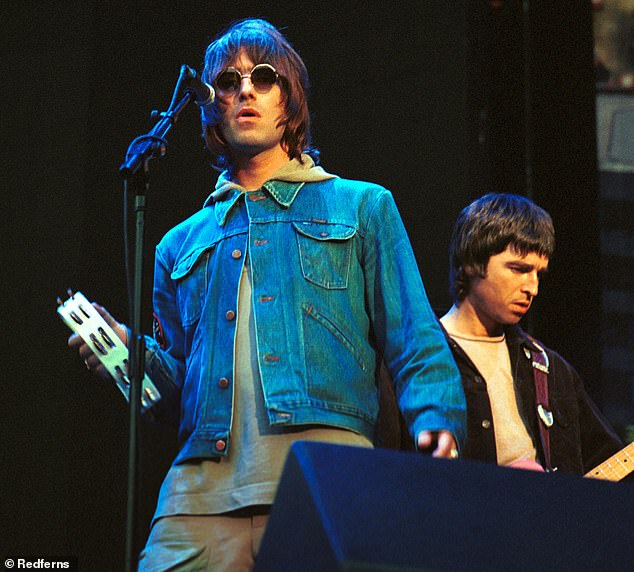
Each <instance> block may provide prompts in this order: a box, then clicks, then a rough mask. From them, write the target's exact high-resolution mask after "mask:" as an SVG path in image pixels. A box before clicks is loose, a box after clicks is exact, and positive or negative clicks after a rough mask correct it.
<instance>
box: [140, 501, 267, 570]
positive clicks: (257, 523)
mask: <svg viewBox="0 0 634 572" xmlns="http://www.w3.org/2000/svg"><path fill="white" fill-rule="evenodd" d="M269 510H270V507H257V508H251V507H249V508H246V509H241V510H239V511H235V512H232V513H228V514H224V515H177V516H167V517H163V518H160V519H158V520H157V521H156V522H154V525H153V526H152V529H151V530H150V535H149V537H148V540H147V543H146V545H145V548H144V549H143V551H142V552H141V555H140V556H139V568H138V570H139V572H166V571H168V570H174V571H179V572H184V571H187V572H189V571H208V572H211V571H214V572H221V571H227V572H248V571H250V570H252V569H253V566H254V564H255V555H256V554H257V551H258V548H259V546H260V541H261V540H262V535H263V534H264V528H265V526H266V523H267V521H268V518H269V515H268V511H269Z"/></svg>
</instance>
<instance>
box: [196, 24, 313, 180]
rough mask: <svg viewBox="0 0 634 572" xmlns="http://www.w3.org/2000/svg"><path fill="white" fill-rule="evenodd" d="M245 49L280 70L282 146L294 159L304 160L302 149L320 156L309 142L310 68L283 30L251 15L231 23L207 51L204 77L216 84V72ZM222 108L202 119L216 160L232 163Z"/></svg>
mask: <svg viewBox="0 0 634 572" xmlns="http://www.w3.org/2000/svg"><path fill="white" fill-rule="evenodd" d="M241 51H242V52H244V53H245V54H246V55H247V56H248V57H249V59H250V60H251V61H252V62H253V64H254V65H257V64H261V63H267V64H270V65H272V66H273V67H274V68H275V69H276V70H277V72H278V73H279V76H280V79H279V84H280V88H281V92H282V105H283V107H284V113H283V116H282V118H281V120H280V124H281V125H283V126H284V132H283V134H282V147H283V148H284V150H285V151H286V152H287V153H288V155H289V157H290V158H291V159H299V160H300V161H301V156H302V153H307V154H308V155H310V156H311V157H312V158H313V160H314V161H315V163H317V162H318V158H319V151H318V150H317V149H316V148H315V147H313V146H312V144H311V135H310V115H309V112H308V91H309V87H310V82H309V79H308V70H307V69H306V65H305V64H304V62H303V60H302V58H301V57H300V56H299V54H298V53H297V52H296V51H295V50H294V48H293V47H292V46H291V44H290V43H289V42H288V40H287V39H286V38H285V37H284V36H283V35H282V33H281V32H280V31H279V30H278V29H277V28H275V26H273V25H272V24H270V23H269V22H267V21H266V20H261V19H257V18H249V19H245V20H240V21H237V22H234V23H232V24H231V25H230V26H229V27H228V28H227V29H226V30H225V31H224V32H222V33H221V34H220V35H218V36H217V37H216V39H215V40H214V41H213V42H212V43H211V44H209V46H208V47H207V50H206V53H205V65H204V68H203V72H202V77H203V79H204V81H205V82H207V83H208V84H210V85H213V84H214V82H215V80H216V77H218V74H219V73H220V72H221V71H222V70H223V69H225V68H226V67H227V66H229V65H231V64H232V63H233V62H235V61H236V59H237V58H238V56H239V54H240V52H241ZM220 113H221V112H220V109H219V105H218V104H216V105H214V107H213V110H212V113H211V117H210V118H209V120H208V122H206V123H205V122H204V121H203V137H204V139H205V142H206V144H207V148H208V149H209V151H210V152H211V153H212V155H214V156H215V158H216V159H215V166H216V167H217V168H219V169H231V167H232V164H233V161H232V158H231V150H230V149H229V147H228V146H227V143H226V141H225V140H224V138H223V136H222V133H221V131H220V128H219V125H218V123H219V121H220Z"/></svg>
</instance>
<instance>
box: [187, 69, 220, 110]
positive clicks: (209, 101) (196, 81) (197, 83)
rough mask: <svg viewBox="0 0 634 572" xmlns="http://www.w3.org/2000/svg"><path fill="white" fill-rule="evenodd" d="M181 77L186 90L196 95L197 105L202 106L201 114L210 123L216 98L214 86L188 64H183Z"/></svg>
mask: <svg viewBox="0 0 634 572" xmlns="http://www.w3.org/2000/svg"><path fill="white" fill-rule="evenodd" d="M181 78H182V80H183V86H184V90H185V91H186V92H187V93H191V94H192V95H193V96H194V101H195V102H196V105H198V107H200V114H201V116H202V119H203V122H204V123H210V122H211V119H212V117H213V116H212V113H211V109H212V106H213V103H214V99H216V92H215V91H214V88H213V87H211V86H210V85H209V84H208V83H205V82H204V81H203V80H202V79H201V77H200V75H198V74H197V73H196V70H194V69H192V68H190V67H189V66H187V65H183V66H181Z"/></svg>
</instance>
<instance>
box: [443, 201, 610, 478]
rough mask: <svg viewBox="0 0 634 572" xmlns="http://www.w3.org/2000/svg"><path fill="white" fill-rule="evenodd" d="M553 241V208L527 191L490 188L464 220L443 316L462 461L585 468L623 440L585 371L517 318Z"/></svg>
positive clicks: (533, 292) (455, 241)
mask: <svg viewBox="0 0 634 572" xmlns="http://www.w3.org/2000/svg"><path fill="white" fill-rule="evenodd" d="M554 247H555V232H554V228H553V223H552V220H551V218H550V215H549V214H548V213H547V212H546V211H544V210H543V209H541V208H540V207H538V206H537V205H536V204H535V203H533V202H532V201H530V200H528V199H526V198H523V197H520V196H516V195H509V194H488V195H485V196H483V197H482V198H480V199H478V200H476V201H474V202H473V203H471V204H470V205H469V206H467V207H466V208H465V209H463V210H462V212H461V213H460V215H459V217H458V220H457V221H456V224H455V227H454V230H453V235H452V237H451V246H450V264H451V274H450V281H451V292H452V294H453V297H454V305H453V307H452V308H451V310H450V311H449V312H448V313H447V314H446V315H445V316H443V317H442V318H441V323H442V325H443V327H444V328H445V330H446V333H447V338H448V340H449V342H450V344H449V345H450V347H451V349H452V351H453V354H454V358H455V360H456V363H457V364H458V368H459V369H460V373H461V375H462V381H463V386H464V389H465V395H466V397H467V441H466V444H465V448H464V450H463V452H462V457H463V458H466V459H476V460H481V461H487V462H491V463H497V464H499V465H508V466H513V467H521V468H529V469H535V470H543V469H546V470H557V469H558V470H561V471H567V472H572V473H577V474H582V473H584V472H587V471H589V470H590V469H592V468H593V467H594V466H595V465H597V464H599V463H600V462H601V461H603V460H604V459H606V458H607V457H608V456H609V455H610V454H612V453H614V452H616V451H617V450H618V449H619V447H620V442H619V439H618V437H617V436H616V434H615V433H614V431H613V430H612V429H611V428H610V427H609V425H608V424H607V422H606V420H605V419H604V418H603V416H602V415H601V414H600V412H599V411H598V409H597V407H596V405H595V404H593V403H592V401H591V400H590V398H589V397H588V395H587V393H586V391H585V389H584V387H583V383H582V381H581V379H580V378H579V375H578V374H577V372H576V371H575V370H574V369H573V368H572V367H571V366H570V364H568V363H567V362H566V361H565V360H564V359H563V358H562V357H561V356H559V355H558V354H556V353H555V352H553V351H552V350H550V349H548V348H545V347H544V346H543V345H542V344H541V343H540V342H537V341H536V340H534V339H533V338H532V337H530V336H528V335H527V334H526V333H525V332H524V331H523V330H522V329H521V328H520V327H519V325H518V322H519V321H520V320H521V319H522V317H523V316H524V315H525V314H526V312H528V310H529V308H530V306H531V303H532V301H533V299H534V298H535V296H537V292H538V286H539V281H540V277H541V276H542V274H543V273H544V272H546V270H547V268H548V261H549V259H550V257H551V256H552V253H553V250H554Z"/></svg>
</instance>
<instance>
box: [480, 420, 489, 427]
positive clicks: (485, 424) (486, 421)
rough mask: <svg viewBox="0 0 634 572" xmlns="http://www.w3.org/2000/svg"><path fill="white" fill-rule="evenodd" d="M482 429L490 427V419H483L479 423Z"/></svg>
mask: <svg viewBox="0 0 634 572" xmlns="http://www.w3.org/2000/svg"><path fill="white" fill-rule="evenodd" d="M481 425H482V428H483V429H489V428H490V427H491V421H489V420H488V419H484V420H483V421H482V423H481Z"/></svg>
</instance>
